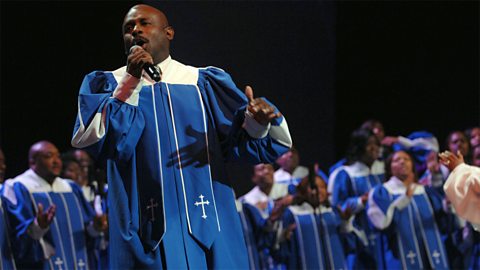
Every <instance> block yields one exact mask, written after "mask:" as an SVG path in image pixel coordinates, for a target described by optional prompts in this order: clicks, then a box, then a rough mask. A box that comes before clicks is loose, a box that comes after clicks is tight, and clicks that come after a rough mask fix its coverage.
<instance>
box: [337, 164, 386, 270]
mask: <svg viewBox="0 0 480 270" xmlns="http://www.w3.org/2000/svg"><path fill="white" fill-rule="evenodd" d="M383 177H384V167H383V162H381V161H378V160H377V161H375V162H374V163H373V165H372V167H371V169H370V168H368V167H367V166H366V165H365V164H363V163H361V162H355V163H354V164H352V165H348V166H341V167H339V168H337V169H336V170H335V171H334V172H333V173H332V174H331V175H330V179H329V182H328V191H329V192H330V193H331V202H332V205H333V206H335V207H338V206H339V207H341V208H342V209H343V210H345V209H346V208H350V209H351V210H352V213H353V215H352V217H351V218H350V220H349V223H348V224H349V225H348V226H347V231H348V232H349V236H348V237H347V239H348V242H349V247H350V249H352V251H353V252H352V253H351V254H348V255H347V257H348V261H349V268H355V269H366V268H367V269H368V268H381V267H382V260H381V258H380V256H381V251H380V249H379V248H380V247H379V243H380V242H381V239H380V237H379V235H378V233H377V232H376V231H375V230H374V229H373V228H372V226H371V224H370V223H369V221H368V217H367V213H366V208H367V205H364V204H363V203H362V200H361V196H362V195H363V194H365V193H366V192H367V191H369V190H371V189H372V188H374V187H375V186H377V185H380V184H381V183H382V180H383Z"/></svg>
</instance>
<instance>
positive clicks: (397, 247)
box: [368, 177, 449, 269]
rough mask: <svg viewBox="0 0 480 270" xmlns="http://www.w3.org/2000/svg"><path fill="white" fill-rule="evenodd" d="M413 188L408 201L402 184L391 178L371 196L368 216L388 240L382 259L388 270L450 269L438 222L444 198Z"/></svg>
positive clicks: (417, 187)
mask: <svg viewBox="0 0 480 270" xmlns="http://www.w3.org/2000/svg"><path fill="white" fill-rule="evenodd" d="M414 185H415V186H416V188H415V190H414V194H413V196H412V198H408V197H407V196H406V195H405V193H406V188H405V186H404V185H403V183H402V181H401V180H399V179H398V178H396V177H392V178H391V179H390V180H389V181H388V182H386V183H384V184H383V185H381V186H378V187H376V188H375V189H374V190H373V192H372V193H370V196H369V208H368V216H369V218H370V220H371V222H372V224H374V226H375V227H376V228H378V229H380V230H383V233H384V234H385V235H386V236H387V238H388V239H389V245H388V247H387V246H385V249H384V255H383V256H384V258H385V260H386V265H387V268H388V269H449V264H448V258H447V253H446V251H445V246H444V243H443V241H442V238H441V235H440V231H439V229H438V226H437V223H436V220H435V216H436V213H437V214H438V213H439V212H440V211H442V205H441V197H440V196H439V194H438V193H436V192H435V191H434V190H433V189H430V190H428V189H429V188H426V187H424V186H422V185H418V184H414ZM427 191H428V192H427Z"/></svg>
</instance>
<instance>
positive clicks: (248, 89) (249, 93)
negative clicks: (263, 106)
mask: <svg viewBox="0 0 480 270" xmlns="http://www.w3.org/2000/svg"><path fill="white" fill-rule="evenodd" d="M245 95H246V96H247V98H248V101H249V102H251V101H253V89H252V87H250V86H249V85H247V86H246V87H245Z"/></svg>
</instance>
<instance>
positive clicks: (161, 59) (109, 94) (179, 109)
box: [72, 5, 291, 269]
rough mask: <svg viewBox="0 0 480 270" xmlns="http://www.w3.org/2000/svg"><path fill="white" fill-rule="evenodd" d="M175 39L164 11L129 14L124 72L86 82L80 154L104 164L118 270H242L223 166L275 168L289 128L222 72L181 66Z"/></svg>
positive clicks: (78, 130) (77, 142) (99, 74)
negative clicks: (173, 45) (230, 163)
mask: <svg viewBox="0 0 480 270" xmlns="http://www.w3.org/2000/svg"><path fill="white" fill-rule="evenodd" d="M174 34H175V32H174V29H173V27H172V26H171V25H170V24H169V22H168V20H167V17H166V16H165V14H164V13H163V12H161V11H160V10H158V9H156V8H153V7H151V6H147V5H137V6H134V7H132V8H131V9H130V10H129V11H128V13H127V14H126V16H125V19H124V22H123V38H124V44H125V51H126V53H127V64H126V66H125V67H122V68H119V69H117V70H115V71H113V72H110V71H108V72H107V71H95V72H92V73H90V74H88V75H87V76H86V77H85V79H84V81H83V84H82V86H81V88H80V94H79V101H78V104H79V111H78V117H77V121H76V124H75V128H74V134H73V139H72V145H73V146H74V147H78V148H85V149H86V150H87V151H89V153H91V154H92V156H93V157H95V158H96V159H99V158H102V159H106V161H107V163H106V164H107V171H108V179H109V183H108V186H109V195H108V196H109V197H108V199H109V203H110V204H109V205H110V208H109V222H110V225H111V226H110V228H111V231H110V247H111V248H112V249H111V250H110V251H111V252H110V256H111V258H110V264H111V265H110V267H112V268H130V269H131V268H155V269H158V268H162V267H166V268H179V269H185V268H203V269H206V268H230V269H232V268H243V269H245V268H248V264H247V259H246V249H245V245H244V243H243V239H242V232H241V227H240V224H239V220H238V216H237V214H236V210H235V203H234V196H233V192H232V189H231V186H230V182H229V179H228V178H227V174H226V169H225V162H227V161H232V160H245V161H249V162H251V163H260V162H264V163H272V162H274V161H275V159H276V158H277V157H278V156H279V155H281V154H282V153H284V152H285V151H287V149H288V148H289V147H290V146H291V138H290V134H289V132H288V127H287V123H286V121H285V119H284V118H283V116H282V115H281V114H280V112H279V111H278V110H277V109H276V108H275V107H274V106H273V105H272V104H270V103H269V102H267V101H266V100H265V99H262V98H254V96H253V90H252V89H251V87H246V89H245V94H244V93H243V92H242V91H240V90H239V89H238V88H237V87H236V85H235V83H234V82H233V81H232V79H231V77H230V75H228V74H227V73H226V72H225V71H223V70H221V69H219V68H215V67H207V68H196V67H192V66H186V65H183V64H181V63H179V62H177V61H175V60H173V59H172V58H171V56H170V42H171V41H172V40H173V38H174ZM145 70H147V71H148V72H146V71H145ZM152 70H153V71H155V70H156V71H157V72H158V74H159V77H160V78H161V79H160V81H158V82H157V80H158V78H157V77H156V76H153V77H154V78H152V76H151V75H152Z"/></svg>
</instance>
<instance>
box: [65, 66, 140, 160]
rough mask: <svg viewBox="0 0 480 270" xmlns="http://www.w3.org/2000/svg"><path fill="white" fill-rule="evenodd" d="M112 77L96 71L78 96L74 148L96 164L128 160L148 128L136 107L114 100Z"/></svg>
mask: <svg viewBox="0 0 480 270" xmlns="http://www.w3.org/2000/svg"><path fill="white" fill-rule="evenodd" d="M116 87H117V82H116V80H115V78H114V76H113V74H111V73H108V72H101V71H95V72H92V73H90V74H88V75H87V76H85V78H84V80H83V82H82V85H81V87H80V93H79V96H78V114H77V119H76V122H75V127H74V131H73V138H72V145H73V146H75V147H78V148H84V149H85V150H87V151H88V152H89V153H90V154H91V155H92V156H93V157H94V158H95V159H96V160H98V159H100V160H104V159H107V158H111V159H116V160H129V159H130V157H131V156H132V155H133V152H134V151H135V146H136V144H137V142H138V140H139V139H140V136H141V134H142V132H143V129H144V127H145V120H144V117H143V114H142V112H141V110H140V109H139V108H138V107H137V106H133V105H130V104H127V103H124V102H122V101H120V100H118V99H116V98H112V94H113V91H114V90H115V88H116Z"/></svg>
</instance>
